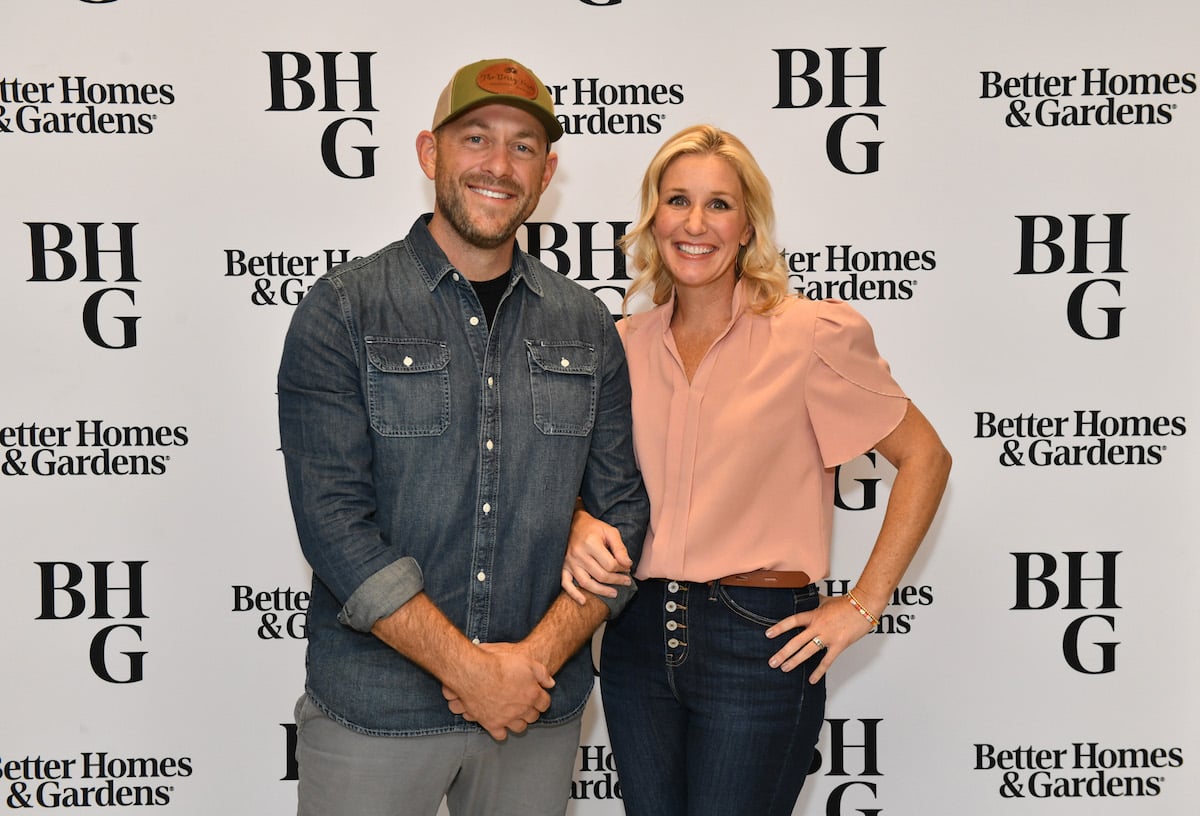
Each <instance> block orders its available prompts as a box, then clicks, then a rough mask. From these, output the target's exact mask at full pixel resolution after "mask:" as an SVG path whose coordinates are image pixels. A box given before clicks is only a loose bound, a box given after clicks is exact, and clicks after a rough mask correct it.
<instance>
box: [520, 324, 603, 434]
mask: <svg viewBox="0 0 1200 816" xmlns="http://www.w3.org/2000/svg"><path fill="white" fill-rule="evenodd" d="M525 348H526V350H527V351H528V354H529V387H530V390H531V392H532V397H533V424H534V425H535V426H536V427H537V429H538V430H539V431H541V432H542V433H544V434H551V435H560V436H587V435H588V434H589V433H591V432H592V425H593V424H594V423H595V421H596V350H595V348H593V347H592V346H591V345H590V344H588V343H583V342H578V341H555V342H549V341H538V340H526V341H525Z"/></svg>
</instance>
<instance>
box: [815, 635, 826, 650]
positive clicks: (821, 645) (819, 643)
mask: <svg viewBox="0 0 1200 816" xmlns="http://www.w3.org/2000/svg"><path fill="white" fill-rule="evenodd" d="M812 642H813V645H814V646H816V647H817V649H818V650H820V649H824V648H827V647H826V646H825V642H824V641H823V640H821V639H820V638H819V637H813V639H812Z"/></svg>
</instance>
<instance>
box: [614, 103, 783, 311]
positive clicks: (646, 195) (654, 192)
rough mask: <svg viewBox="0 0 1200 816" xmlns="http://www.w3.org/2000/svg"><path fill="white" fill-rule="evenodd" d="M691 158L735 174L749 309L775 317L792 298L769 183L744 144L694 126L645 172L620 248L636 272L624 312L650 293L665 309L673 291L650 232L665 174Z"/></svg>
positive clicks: (741, 271)
mask: <svg viewBox="0 0 1200 816" xmlns="http://www.w3.org/2000/svg"><path fill="white" fill-rule="evenodd" d="M689 155H690V156H695V155H699V156H719V157H721V158H722V159H725V161H727V162H729V164H730V165H731V166H732V167H733V169H734V171H735V172H736V173H737V176H738V179H739V180H740V181H741V183H742V193H743V196H744V197H745V200H746V216H747V219H748V221H749V223H750V226H751V235H750V242H749V243H748V244H747V245H746V246H745V247H744V248H743V250H742V251H741V252H740V253H739V254H738V265H737V269H738V276H739V277H740V278H741V279H742V280H744V281H745V285H744V288H745V290H746V300H747V305H748V306H749V308H750V309H751V310H752V311H754V312H756V313H758V314H767V313H769V312H771V311H773V310H774V309H775V308H776V307H778V306H779V304H780V303H782V302H783V301H784V299H785V298H787V297H788V275H787V268H786V267H785V266H784V262H783V257H782V255H781V254H780V252H779V249H778V247H776V245H775V240H774V238H773V237H772V236H773V235H774V234H775V207H774V205H773V204H772V203H771V183H770V182H769V181H767V177H766V174H764V173H763V171H762V168H761V167H759V166H758V162H757V161H755V160H754V156H753V155H751V153H750V150H749V149H748V148H747V147H746V145H745V144H743V143H742V141H741V140H740V139H738V138H737V137H736V136H734V135H733V134H732V133H729V132H727V131H724V130H721V129H720V128H717V127H714V126H712V125H692V126H691V127H688V128H684V129H683V130H681V131H679V132H678V133H676V134H675V135H674V136H672V137H671V138H670V139H668V140H667V141H666V143H665V144H663V146H662V147H660V148H659V149H658V152H657V153H656V154H655V155H654V158H653V159H651V160H650V166H649V167H647V168H646V175H645V176H644V177H643V178H642V194H641V206H642V211H641V216H640V217H639V219H638V221H637V223H636V224H635V225H634V226H633V228H632V229H631V230H629V232H627V233H626V234H625V236H624V237H623V238H621V240H620V241H619V242H618V246H619V247H620V248H621V249H622V250H623V251H624V252H625V254H626V255H628V256H629V258H630V260H631V261H632V262H633V266H634V267H635V268H636V269H637V270H638V273H637V275H636V277H635V278H634V281H633V283H632V284H631V285H630V287H629V290H628V291H627V292H626V293H625V299H624V301H623V302H622V309H624V310H626V311H627V306H628V303H629V301H630V299H631V298H632V297H634V296H635V295H636V294H637V293H639V292H642V291H648V292H649V295H650V298H651V300H653V302H654V304H655V305H656V306H657V305H659V304H662V303H665V302H667V300H669V299H670V297H671V292H672V291H673V290H674V288H675V284H674V281H673V280H672V278H671V272H670V270H668V269H667V266H666V264H665V263H664V262H663V258H662V255H661V254H660V253H659V251H658V246H657V245H656V243H655V241H654V235H653V232H652V230H653V227H654V215H655V213H656V212H657V211H658V188H659V184H660V183H661V181H662V177H663V173H665V172H666V170H667V167H668V166H669V165H670V164H671V162H673V161H674V160H675V159H677V158H679V157H680V156H689Z"/></svg>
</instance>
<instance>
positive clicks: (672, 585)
mask: <svg viewBox="0 0 1200 816" xmlns="http://www.w3.org/2000/svg"><path fill="white" fill-rule="evenodd" d="M687 592H688V589H687V585H686V584H680V583H679V582H678V581H671V582H669V583H668V584H667V599H666V602H665V603H664V604H663V613H664V614H663V639H664V643H665V645H666V647H667V662H669V663H679V662H681V661H682V660H683V658H684V656H685V653H686V650H687Z"/></svg>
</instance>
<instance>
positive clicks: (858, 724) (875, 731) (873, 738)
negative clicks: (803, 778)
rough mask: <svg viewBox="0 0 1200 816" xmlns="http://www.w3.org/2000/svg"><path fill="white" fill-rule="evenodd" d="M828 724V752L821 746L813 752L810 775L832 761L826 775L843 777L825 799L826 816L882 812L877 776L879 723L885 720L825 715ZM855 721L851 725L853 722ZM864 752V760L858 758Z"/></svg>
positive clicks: (867, 814) (877, 813)
mask: <svg viewBox="0 0 1200 816" xmlns="http://www.w3.org/2000/svg"><path fill="white" fill-rule="evenodd" d="M825 722H826V724H827V725H828V726H829V752H828V755H827V756H822V755H821V752H820V750H817V751H815V752H814V753H813V761H812V765H811V766H810V767H809V769H808V773H809V776H812V775H813V774H815V773H819V772H820V771H821V770H822V768H823V767H824V766H825V764H826V762H828V764H829V769H828V770H827V771H825V775H826V776H830V777H834V778H835V779H841V780H844V781H842V782H840V783H838V785H837V786H836V787H835V788H834V789H833V790H832V791H831V792H830V793H829V798H828V799H827V800H826V801H825V813H826V814H827V816H879V814H880V813H882V812H883V808H882V807H871V806H872V805H876V804H878V799H879V786H878V784H876V782H875V780H877V779H880V778H881V777H882V776H883V774H881V773H880V772H879V724H880V723H881V722H883V720H879V719H860V720H856V721H852V720H842V719H826V720H825ZM852 722H853V723H854V725H853V727H851V723H852ZM859 755H861V764H859V763H857V762H855V760H856V758H857V757H858V756H859Z"/></svg>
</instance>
